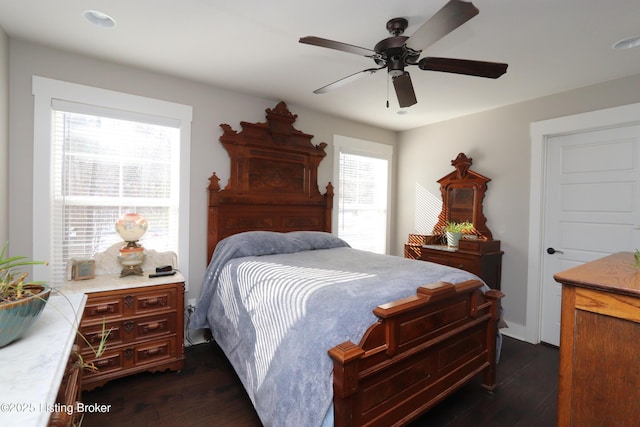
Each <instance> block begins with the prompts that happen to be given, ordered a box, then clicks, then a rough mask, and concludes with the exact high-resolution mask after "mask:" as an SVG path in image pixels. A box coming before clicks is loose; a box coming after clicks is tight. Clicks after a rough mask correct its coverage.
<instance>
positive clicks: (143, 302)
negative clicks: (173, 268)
mask: <svg viewBox="0 0 640 427" xmlns="http://www.w3.org/2000/svg"><path fill="white" fill-rule="evenodd" d="M175 308H176V290H175V288H174V289H169V288H168V289H162V290H157V291H156V290H154V291H151V292H145V293H140V294H137V295H135V303H134V314H146V313H150V312H154V311H159V310H171V309H175ZM180 309H181V310H182V307H181V308H180Z"/></svg>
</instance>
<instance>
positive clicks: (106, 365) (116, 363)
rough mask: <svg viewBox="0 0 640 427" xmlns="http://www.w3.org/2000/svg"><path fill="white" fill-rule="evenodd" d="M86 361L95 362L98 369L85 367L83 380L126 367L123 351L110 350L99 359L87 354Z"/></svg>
mask: <svg viewBox="0 0 640 427" xmlns="http://www.w3.org/2000/svg"><path fill="white" fill-rule="evenodd" d="M85 362H86V363H88V364H91V363H93V365H94V366H95V367H96V370H89V369H85V371H84V376H83V380H89V379H91V378H93V377H97V376H104V375H107V374H109V373H111V372H117V371H120V370H122V369H124V358H123V355H122V351H108V352H106V353H105V354H103V355H102V357H100V358H98V359H92V358H91V357H89V356H87V357H86V359H85Z"/></svg>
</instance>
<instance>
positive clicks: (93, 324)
mask: <svg viewBox="0 0 640 427" xmlns="http://www.w3.org/2000/svg"><path fill="white" fill-rule="evenodd" d="M87 297H88V298H87V303H86V305H85V309H84V313H83V316H82V320H81V322H80V333H81V334H82V336H83V337H84V338H85V339H84V340H83V339H79V345H80V352H81V354H82V357H83V359H84V361H85V362H87V363H93V364H94V365H95V367H96V368H97V370H96V371H85V373H84V376H83V380H82V388H83V390H91V389H93V388H94V387H96V386H100V385H102V384H104V383H106V382H107V381H109V380H112V379H115V378H120V377H123V376H126V375H130V374H133V373H137V372H142V371H151V372H154V371H161V370H166V369H171V370H180V369H182V368H183V367H184V317H183V310H184V282H175V283H165V284H157V285H149V286H141V287H130V288H126V289H116V290H105V291H98V292H87ZM103 326H104V330H105V331H110V332H109V334H108V338H107V341H106V344H107V347H106V351H105V352H104V354H103V355H102V356H101V357H100V358H97V359H96V356H95V351H94V350H93V349H92V347H97V346H98V345H99V343H100V340H101V338H102V335H103Z"/></svg>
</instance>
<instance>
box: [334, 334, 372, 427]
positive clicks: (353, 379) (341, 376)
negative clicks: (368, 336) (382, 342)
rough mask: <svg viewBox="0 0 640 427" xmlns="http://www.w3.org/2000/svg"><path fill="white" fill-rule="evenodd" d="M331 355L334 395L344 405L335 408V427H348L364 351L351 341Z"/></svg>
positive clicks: (338, 347)
mask: <svg viewBox="0 0 640 427" xmlns="http://www.w3.org/2000/svg"><path fill="white" fill-rule="evenodd" d="M329 355H330V356H331V358H332V359H333V378H334V380H333V395H334V402H335V399H336V398H337V399H339V400H340V402H341V403H342V404H340V405H336V406H335V407H334V421H333V425H334V427H347V426H350V425H351V424H352V422H351V417H352V414H351V408H353V407H354V403H355V402H352V400H353V399H354V398H355V393H356V392H357V391H358V387H359V385H358V382H359V378H358V367H359V366H358V365H359V362H358V361H359V359H360V358H361V357H362V355H364V350H363V349H361V348H360V347H358V346H357V345H355V344H354V343H352V342H351V341H347V342H343V343H342V344H339V345H337V346H335V347H333V348H332V349H331V350H329Z"/></svg>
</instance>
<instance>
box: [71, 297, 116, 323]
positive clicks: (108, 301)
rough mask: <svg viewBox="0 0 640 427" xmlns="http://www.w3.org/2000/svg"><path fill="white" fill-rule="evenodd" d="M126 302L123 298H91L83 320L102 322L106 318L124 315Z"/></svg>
mask: <svg viewBox="0 0 640 427" xmlns="http://www.w3.org/2000/svg"><path fill="white" fill-rule="evenodd" d="M124 309H125V301H124V300H123V298H122V297H118V296H108V297H94V296H91V295H90V296H89V298H88V299H87V305H86V306H85V307H84V314H83V316H82V319H83V320H85V321H91V320H92V319H97V320H100V321H101V320H102V319H105V318H116V317H122V316H123V315H124Z"/></svg>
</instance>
